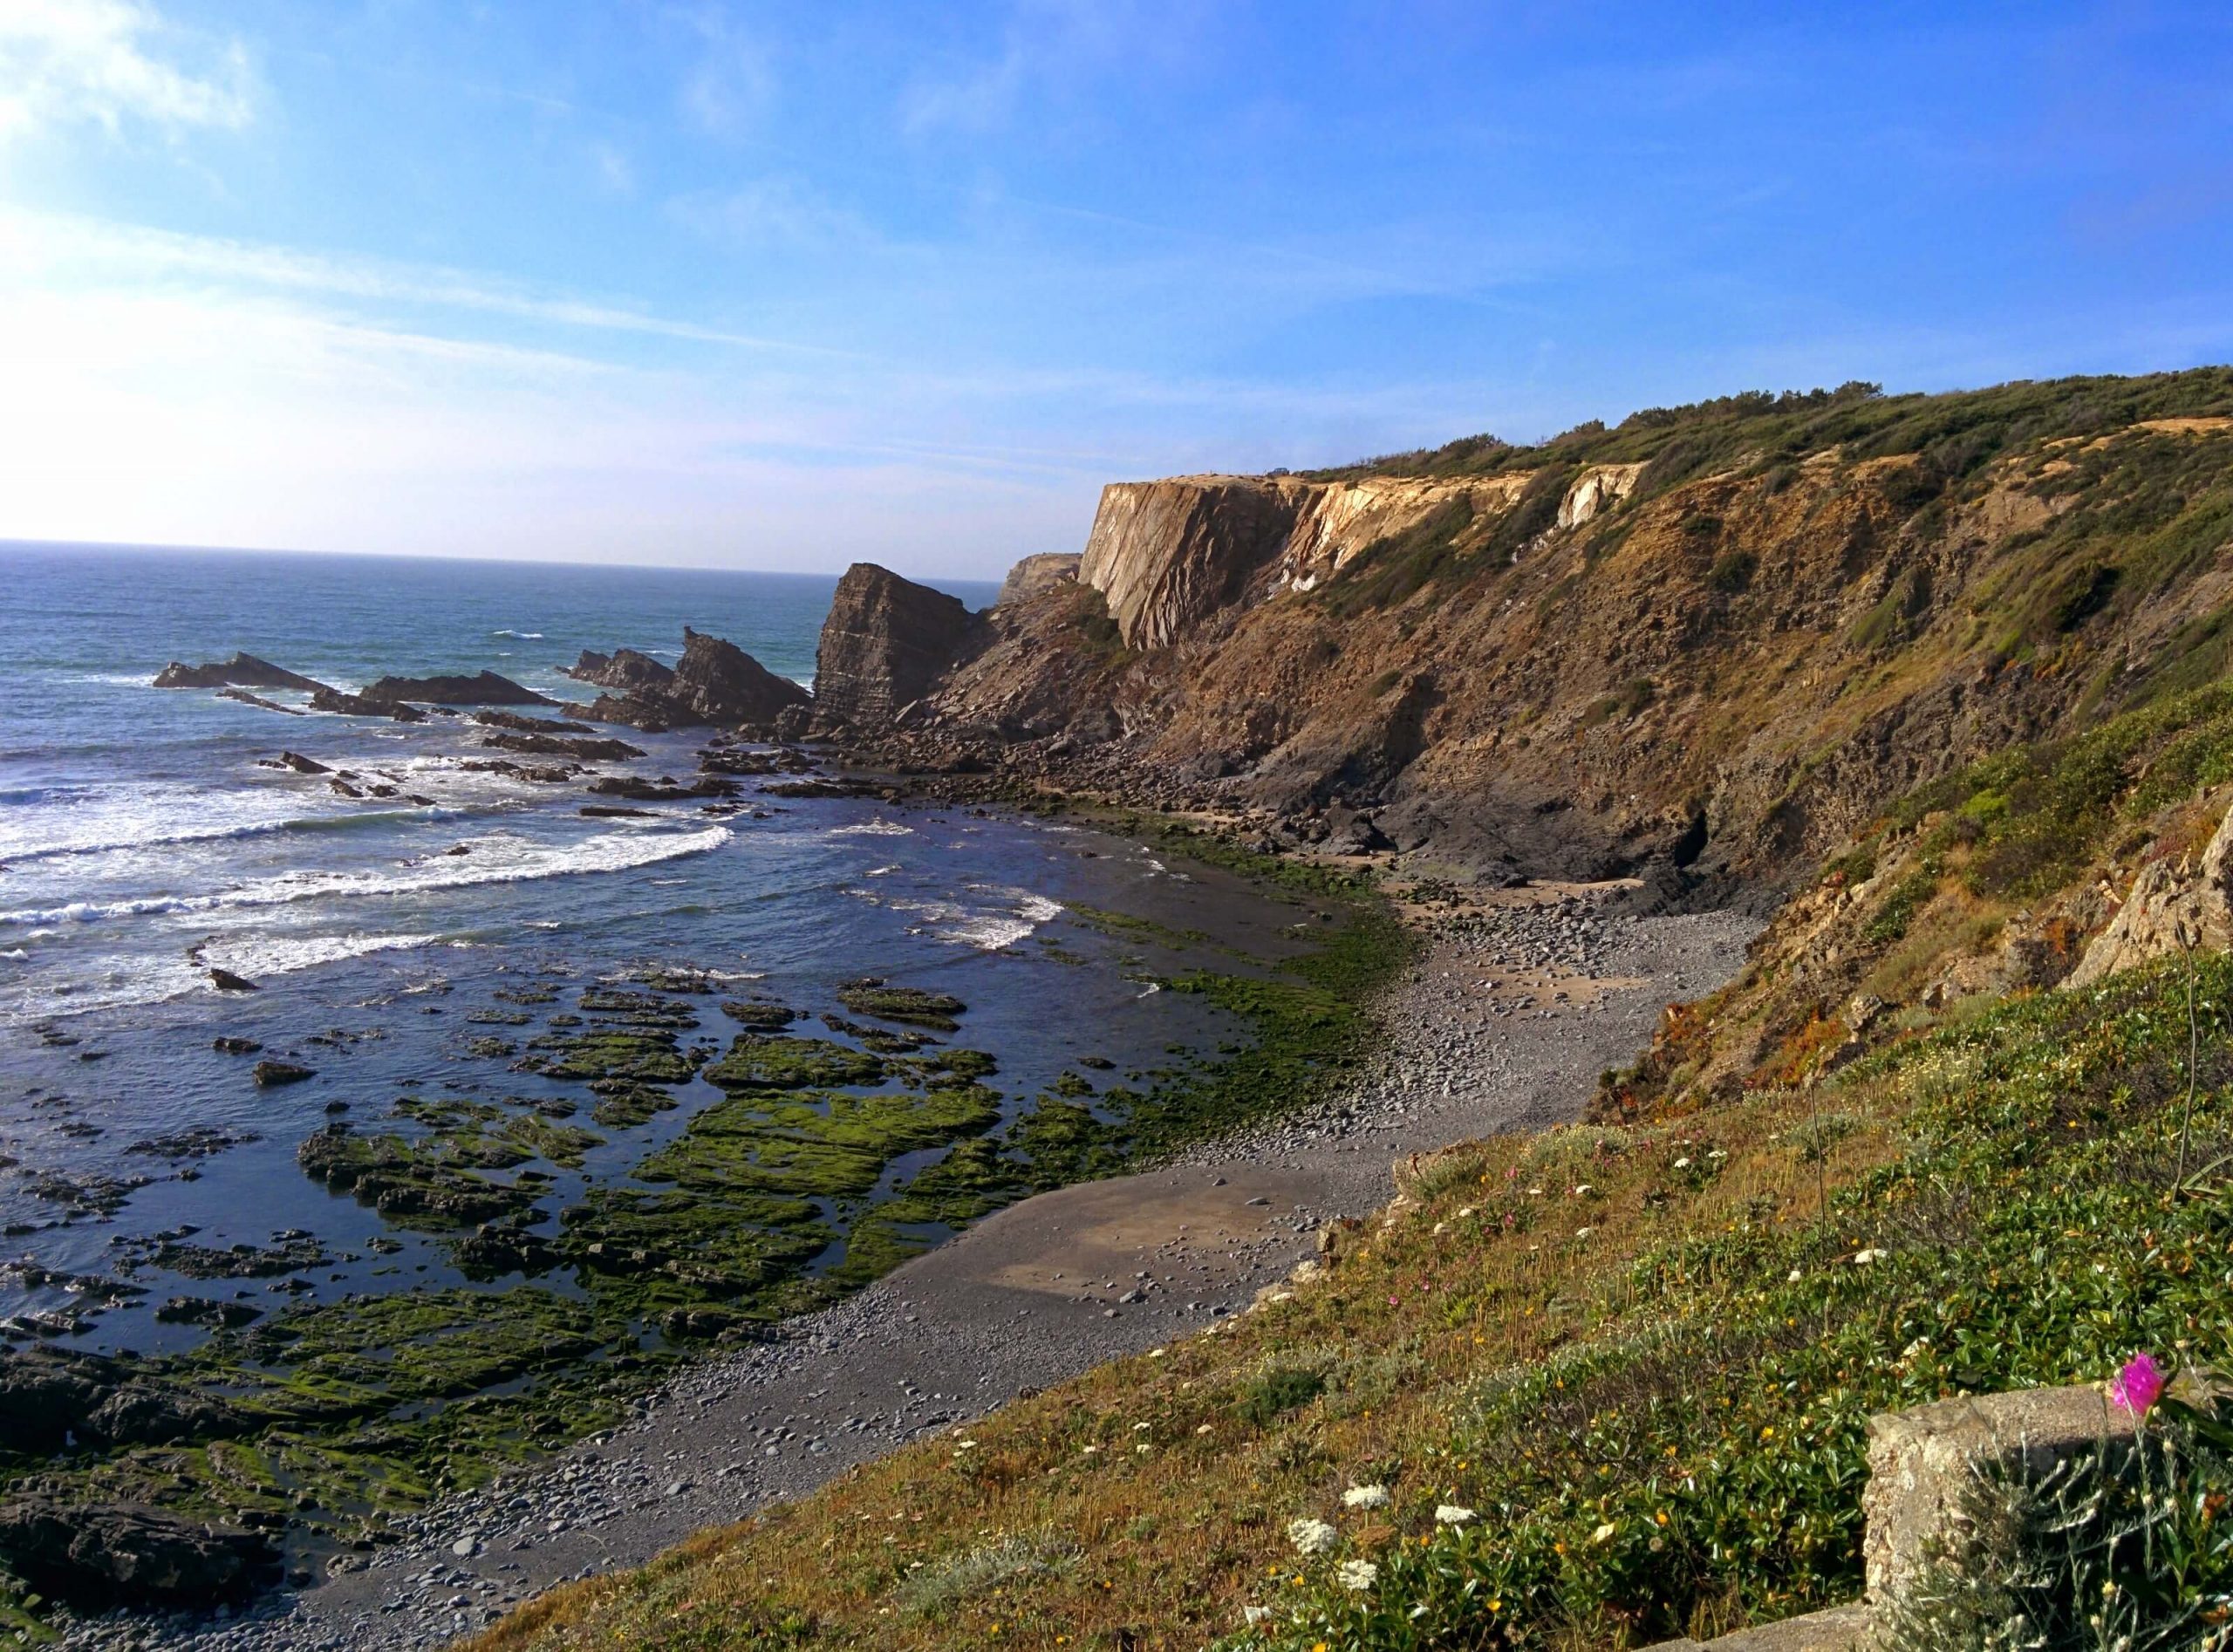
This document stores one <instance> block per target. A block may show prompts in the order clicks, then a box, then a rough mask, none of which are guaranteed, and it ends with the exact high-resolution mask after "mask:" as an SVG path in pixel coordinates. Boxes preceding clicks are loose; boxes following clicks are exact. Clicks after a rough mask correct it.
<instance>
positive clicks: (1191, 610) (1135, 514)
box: [1078, 476, 1296, 648]
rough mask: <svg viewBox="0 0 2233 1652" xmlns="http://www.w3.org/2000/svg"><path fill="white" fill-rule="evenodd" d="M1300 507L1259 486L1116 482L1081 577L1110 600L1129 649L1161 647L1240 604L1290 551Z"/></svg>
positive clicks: (1282, 492)
mask: <svg viewBox="0 0 2233 1652" xmlns="http://www.w3.org/2000/svg"><path fill="white" fill-rule="evenodd" d="M1295 510H1296V499H1295V497H1294V495H1293V494H1292V493H1291V492H1290V491H1289V490H1287V489H1286V488H1280V486H1278V485H1277V484H1276V483H1273V482H1267V481H1263V480H1262V479H1260V478H1257V477H1241V476H1181V477H1178V479H1176V480H1174V481H1119V482H1111V483H1110V485H1109V486H1108V487H1106V488H1103V489H1102V491H1101V508H1100V509H1099V510H1097V511H1096V512H1095V513H1094V518H1093V531H1092V532H1091V533H1090V534H1089V536H1087V538H1086V542H1085V553H1084V556H1083V557H1082V559H1081V560H1080V562H1079V564H1078V577H1079V579H1080V580H1082V582H1084V583H1085V584H1088V585H1090V586H1092V587H1093V589H1094V590H1097V591H1099V592H1100V593H1101V594H1102V596H1103V598H1105V599H1106V600H1107V602H1108V604H1109V612H1110V618H1113V619H1115V621H1116V622H1117V630H1118V631H1120V632H1121V633H1122V634H1123V638H1124V640H1125V642H1127V643H1128V644H1130V645H1132V646H1133V647H1135V648H1160V647H1163V646H1164V645H1166V644H1169V643H1173V642H1176V641H1178V639H1179V638H1181V637H1184V636H1185V635H1186V634H1187V633H1188V632H1189V631H1192V630H1193V629H1194V628H1195V627H1196V626H1197V625H1199V624H1201V622H1202V621H1204V620H1205V619H1206V618H1209V617H1210V616H1211V615H1212V614H1215V613H1218V612H1219V611H1222V610H1224V609H1226V608H1228V607H1230V606H1232V605H1233V604H1236V603H1238V602H1239V601H1240V599H1241V598H1242V597H1243V596H1244V595H1245V594H1246V592H1247V590H1248V587H1249V584H1250V583H1251V581H1252V580H1253V579H1254V578H1255V577H1257V576H1258V575H1259V574H1260V573H1261V572H1262V571H1263V570H1265V569H1266V567H1267V565H1268V564H1270V563H1273V562H1274V560H1275V559H1276V558H1277V557H1278V556H1280V553H1281V552H1282V551H1283V550H1285V549H1286V547H1287V536H1288V535H1289V534H1290V533H1292V532H1293V531H1294V523H1295Z"/></svg>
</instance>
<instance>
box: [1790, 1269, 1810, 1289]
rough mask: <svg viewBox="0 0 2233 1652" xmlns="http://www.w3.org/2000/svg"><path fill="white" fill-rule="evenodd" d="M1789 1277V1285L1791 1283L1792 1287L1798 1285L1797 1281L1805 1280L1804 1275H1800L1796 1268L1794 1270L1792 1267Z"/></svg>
mask: <svg viewBox="0 0 2233 1652" xmlns="http://www.w3.org/2000/svg"><path fill="white" fill-rule="evenodd" d="M1789 1277H1790V1280H1791V1283H1792V1284H1793V1285H1796V1284H1798V1283H1799V1280H1803V1279H1805V1278H1806V1274H1804V1273H1800V1272H1799V1270H1798V1269H1797V1268H1795V1267H1794V1268H1793V1269H1792V1270H1791V1273H1790V1275H1789Z"/></svg>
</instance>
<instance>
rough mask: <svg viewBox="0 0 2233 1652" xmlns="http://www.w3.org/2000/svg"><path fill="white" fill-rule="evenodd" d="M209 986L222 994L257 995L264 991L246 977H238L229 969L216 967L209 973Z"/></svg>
mask: <svg viewBox="0 0 2233 1652" xmlns="http://www.w3.org/2000/svg"><path fill="white" fill-rule="evenodd" d="M209 985H210V986H214V987H215V988H216V989H217V990H218V991H219V992H221V993H256V992H261V991H263V988H262V987H260V986H257V985H256V983H255V982H254V981H252V980H249V978H248V977H247V976H245V975H236V974H234V973H233V972H232V971H230V970H229V969H217V968H215V967H212V968H211V970H210V971H209Z"/></svg>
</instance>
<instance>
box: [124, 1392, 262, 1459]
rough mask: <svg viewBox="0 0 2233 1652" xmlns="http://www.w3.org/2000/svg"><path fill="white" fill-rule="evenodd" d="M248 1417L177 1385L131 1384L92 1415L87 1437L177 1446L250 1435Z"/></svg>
mask: <svg viewBox="0 0 2233 1652" xmlns="http://www.w3.org/2000/svg"><path fill="white" fill-rule="evenodd" d="M250 1426H251V1423H250V1420H249V1417H248V1416H247V1415H246V1414H245V1413H244V1412H242V1411H239V1410H235V1409H234V1408H233V1407H232V1406H230V1405H228V1404H226V1403H224V1402H223V1401H222V1400H220V1399H215V1398H213V1397H212V1396H208V1395H207V1394H198V1393H196V1392H195V1391H194V1390H193V1389H188V1388H183V1387H179V1386H176V1385H174V1384H167V1383H156V1382H136V1381H135V1382H126V1383H125V1384H124V1385H123V1386H122V1387H121V1388H120V1389H117V1390H116V1391H115V1392H114V1393H113V1394H111V1395H110V1396H108V1397H107V1398H106V1399H105V1400H103V1401H102V1402H101V1403H99V1405H97V1406H95V1407H94V1408H93V1410H92V1415H90V1416H87V1417H86V1419H85V1431H86V1432H87V1433H88V1434H89V1435H90V1436H91V1437H92V1438H93V1439H95V1440H97V1441H99V1442H100V1443H101V1444H106V1445H175V1444H178V1443H179V1442H180V1441H181V1440H216V1439H227V1438H230V1437H233V1436H235V1435H237V1434H242V1433H245V1432H247V1431H248V1430H249V1427H250Z"/></svg>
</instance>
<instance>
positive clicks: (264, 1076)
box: [249, 1061, 318, 1089]
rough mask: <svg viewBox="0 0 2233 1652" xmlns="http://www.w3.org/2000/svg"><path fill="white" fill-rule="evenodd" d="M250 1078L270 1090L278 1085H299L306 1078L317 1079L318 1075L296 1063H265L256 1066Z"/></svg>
mask: <svg viewBox="0 0 2233 1652" xmlns="http://www.w3.org/2000/svg"><path fill="white" fill-rule="evenodd" d="M317 1076H318V1073H317V1071H316V1069H315V1068H308V1067H304V1066H302V1065H301V1064H299V1063H298V1062H275V1061H263V1062H257V1063H256V1066H255V1067H254V1068H253V1069H251V1070H250V1072H249V1077H250V1078H252V1079H254V1080H255V1081H256V1082H257V1083H258V1084H259V1085H261V1086H262V1087H263V1088H264V1089H271V1088H272V1087H273V1086H274V1085H277V1084H299V1083H301V1082H303V1081H304V1079H306V1078H316V1077H317Z"/></svg>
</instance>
